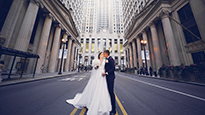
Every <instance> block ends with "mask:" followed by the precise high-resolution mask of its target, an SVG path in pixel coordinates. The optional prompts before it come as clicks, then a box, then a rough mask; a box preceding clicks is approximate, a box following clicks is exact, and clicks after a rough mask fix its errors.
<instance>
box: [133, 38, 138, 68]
mask: <svg viewBox="0 0 205 115" xmlns="http://www.w3.org/2000/svg"><path fill="white" fill-rule="evenodd" d="M132 51H133V61H134V62H133V64H134V67H136V68H137V51H136V45H135V41H134V40H133V41H132Z"/></svg>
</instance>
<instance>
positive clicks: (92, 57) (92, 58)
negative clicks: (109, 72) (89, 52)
mask: <svg viewBox="0 0 205 115" xmlns="http://www.w3.org/2000/svg"><path fill="white" fill-rule="evenodd" d="M93 60H94V56H91V60H90V64H91V65H92V64H93V63H92V62H93Z"/></svg>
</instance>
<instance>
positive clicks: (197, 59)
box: [192, 51, 205, 64]
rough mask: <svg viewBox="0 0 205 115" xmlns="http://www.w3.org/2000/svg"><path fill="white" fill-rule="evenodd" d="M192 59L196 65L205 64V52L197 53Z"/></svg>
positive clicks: (193, 54)
mask: <svg viewBox="0 0 205 115" xmlns="http://www.w3.org/2000/svg"><path fill="white" fill-rule="evenodd" d="M192 57H193V61H194V63H195V64H199V63H201V62H205V53H204V51H202V52H197V53H192Z"/></svg>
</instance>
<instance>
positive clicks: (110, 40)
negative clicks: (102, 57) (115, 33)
mask: <svg viewBox="0 0 205 115" xmlns="http://www.w3.org/2000/svg"><path fill="white" fill-rule="evenodd" d="M109 45H110V46H109V51H110V53H112V39H109Z"/></svg>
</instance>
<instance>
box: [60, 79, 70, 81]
mask: <svg viewBox="0 0 205 115" xmlns="http://www.w3.org/2000/svg"><path fill="white" fill-rule="evenodd" d="M70 79H71V78H65V79H61V80H60V81H69V80H70Z"/></svg>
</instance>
